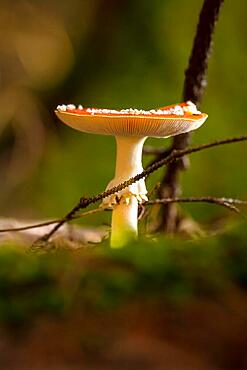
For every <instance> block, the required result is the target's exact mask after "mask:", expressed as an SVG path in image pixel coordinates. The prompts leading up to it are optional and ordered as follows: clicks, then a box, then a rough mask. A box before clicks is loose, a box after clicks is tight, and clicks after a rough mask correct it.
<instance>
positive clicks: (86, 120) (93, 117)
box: [55, 101, 208, 137]
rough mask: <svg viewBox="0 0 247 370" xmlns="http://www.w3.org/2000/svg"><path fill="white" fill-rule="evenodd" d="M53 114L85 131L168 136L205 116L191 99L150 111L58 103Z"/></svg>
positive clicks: (195, 124) (199, 122) (195, 125)
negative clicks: (84, 106)
mask: <svg viewBox="0 0 247 370" xmlns="http://www.w3.org/2000/svg"><path fill="white" fill-rule="evenodd" d="M55 113H56V115H57V116H58V118H60V120H61V121H62V122H64V123H65V124H66V125H68V126H70V127H72V128H74V129H77V130H80V131H83V132H87V133H94V134H103V135H114V136H137V137H168V136H174V135H178V134H182V133H186V132H189V131H192V130H195V129H197V128H198V127H200V126H201V125H202V124H203V123H204V122H205V120H206V119H207V117H208V115H207V114H205V113H201V112H199V111H198V110H197V108H196V106H195V105H194V104H193V103H192V102H190V101H189V102H184V103H181V104H177V105H170V106H167V107H163V108H159V109H151V110H148V111H146V110H139V109H132V108H130V109H121V110H114V109H97V108H83V107H82V106H78V108H76V107H75V106H74V105H72V104H69V105H59V106H58V107H57V109H56V111H55Z"/></svg>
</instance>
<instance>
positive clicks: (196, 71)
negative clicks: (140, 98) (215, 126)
mask: <svg viewBox="0 0 247 370" xmlns="http://www.w3.org/2000/svg"><path fill="white" fill-rule="evenodd" d="M223 2H224V0H204V3H203V6H202V10H201V13H200V16H199V22H198V26H197V30H196V35H195V38H194V42H193V47H192V51H191V55H190V59H189V65H188V68H187V69H186V71H185V80H184V86H183V101H187V100H191V101H192V102H193V103H195V104H196V105H198V103H199V102H200V101H201V99H202V96H203V93H204V90H205V87H206V85H207V81H206V74H207V69H208V60H209V57H210V54H211V49H212V44H213V34H214V30H215V26H216V23H217V20H218V16H219V12H220V9H221V5H222V4H223ZM190 137H191V134H190V133H187V134H182V135H178V136H175V137H174V139H173V143H172V145H171V150H174V149H175V150H181V149H185V148H186V147H188V144H189V141H190ZM157 159H160V154H158V156H157ZM188 164H189V163H188V159H187V160H186V158H181V160H180V161H177V162H173V163H171V164H169V166H168V167H167V171H166V174H165V176H164V177H163V179H162V181H161V187H160V190H159V196H160V197H162V198H163V197H165V196H170V197H176V196H178V195H179V193H180V185H179V173H180V171H181V170H185V169H187V168H188ZM178 221H179V220H178V212H177V210H176V208H175V207H174V205H171V204H170V205H165V206H164V207H163V209H162V217H161V220H160V224H159V225H158V227H157V230H162V229H163V230H164V229H166V230H167V231H171V232H174V230H175V229H176V225H177V224H178Z"/></svg>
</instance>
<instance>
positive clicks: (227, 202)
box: [145, 197, 247, 214]
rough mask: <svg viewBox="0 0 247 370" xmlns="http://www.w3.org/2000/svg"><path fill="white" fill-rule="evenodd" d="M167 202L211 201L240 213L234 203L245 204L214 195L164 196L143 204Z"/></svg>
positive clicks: (238, 200) (245, 203) (241, 201)
mask: <svg viewBox="0 0 247 370" xmlns="http://www.w3.org/2000/svg"><path fill="white" fill-rule="evenodd" d="M169 203H211V204H217V205H219V206H222V207H225V208H228V209H229V210H231V211H233V212H235V213H238V214H239V213H240V210H239V209H238V208H237V207H236V206H235V204H239V205H241V204H242V205H247V201H245V200H240V199H232V198H216V197H184V198H181V197H176V198H164V199H155V200H149V201H147V202H146V203H145V204H147V205H148V204H151V205H153V204H169Z"/></svg>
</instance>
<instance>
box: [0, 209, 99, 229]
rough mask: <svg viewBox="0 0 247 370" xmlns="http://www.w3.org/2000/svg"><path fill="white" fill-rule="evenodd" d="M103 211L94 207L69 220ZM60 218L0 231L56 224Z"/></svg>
mask: <svg viewBox="0 0 247 370" xmlns="http://www.w3.org/2000/svg"><path fill="white" fill-rule="evenodd" d="M103 211H105V209H104V208H102V207H99V208H96V209H92V210H91V211H88V212H84V213H80V214H77V215H74V216H72V217H71V221H72V220H75V219H78V218H82V217H86V216H90V215H93V214H95V213H99V212H103ZM62 220H63V219H61V218H59V219H56V220H51V221H45V222H39V223H37V224H32V225H27V226H20V227H14V228H8V229H0V233H7V232H13V231H25V230H30V229H36V228H38V227H44V226H49V225H53V224H58V223H59V222H61V221H62Z"/></svg>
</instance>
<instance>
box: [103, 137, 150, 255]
mask: <svg viewBox="0 0 247 370" xmlns="http://www.w3.org/2000/svg"><path fill="white" fill-rule="evenodd" d="M145 139H146V138H145V137H133V136H117V137H116V142H117V160H116V171H115V178H114V179H113V180H112V181H111V182H110V184H109V185H108V186H109V187H111V186H115V185H117V184H119V183H121V182H123V181H125V180H127V179H129V178H130V177H133V176H135V175H136V174H138V173H141V172H142V171H143V167H142V148H143V144H144V141H145ZM146 194H147V190H146V186H145V182H144V180H143V179H142V180H140V181H138V182H137V183H135V184H132V185H130V186H129V187H127V188H126V189H124V190H122V191H121V192H119V193H117V196H116V204H115V205H114V206H113V211H112V231H111V246H112V247H114V248H118V247H122V246H123V245H125V244H127V243H128V242H129V241H131V240H134V239H136V238H137V235H138V221H137V218H138V201H142V198H143V199H146Z"/></svg>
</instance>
